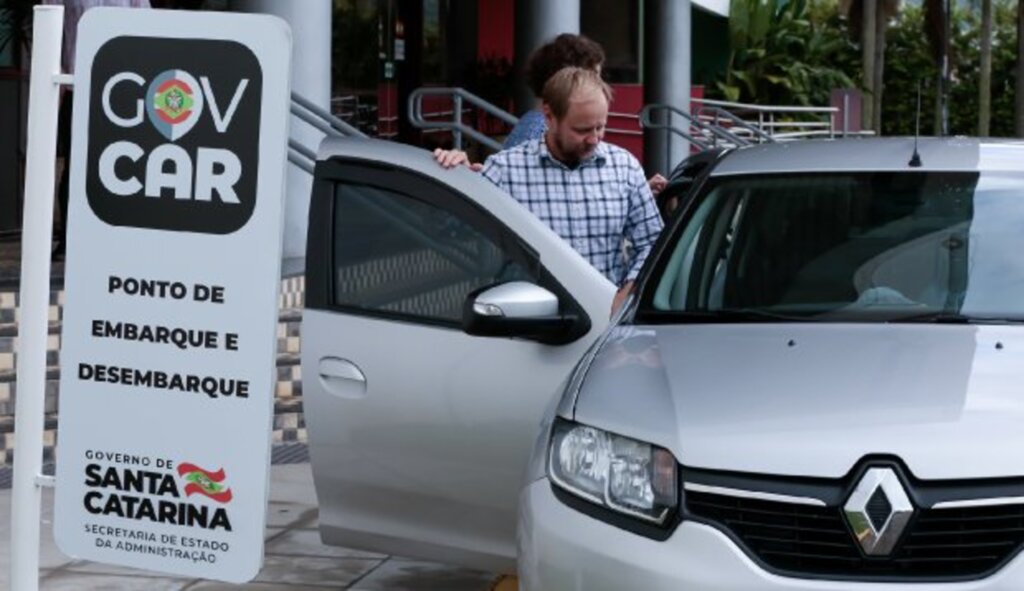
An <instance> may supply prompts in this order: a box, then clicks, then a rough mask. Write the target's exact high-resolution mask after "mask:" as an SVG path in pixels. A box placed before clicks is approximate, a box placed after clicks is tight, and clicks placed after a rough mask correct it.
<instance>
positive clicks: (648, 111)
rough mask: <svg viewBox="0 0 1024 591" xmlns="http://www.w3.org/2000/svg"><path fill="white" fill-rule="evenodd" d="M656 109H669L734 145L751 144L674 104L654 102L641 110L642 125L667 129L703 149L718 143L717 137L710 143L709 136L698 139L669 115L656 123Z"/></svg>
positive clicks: (703, 130) (697, 126)
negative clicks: (672, 121)
mask: <svg viewBox="0 0 1024 591" xmlns="http://www.w3.org/2000/svg"><path fill="white" fill-rule="evenodd" d="M654 111H667V112H669V113H672V114H675V115H679V116H680V117H682V118H683V119H685V120H686V121H688V122H689V123H690V125H691V126H692V127H694V128H696V129H697V130H699V131H700V132H702V134H703V133H707V134H711V135H712V136H717V137H718V138H722V139H724V140H726V141H729V142H732V144H733V145H736V146H746V145H749V144H750V142H749V141H747V140H745V139H743V138H741V137H740V136H738V135H736V134H734V133H732V132H730V131H727V130H725V129H723V128H721V127H719V126H717V125H712V124H710V123H708V122H706V121H701V120H700V119H699V118H697V117H694V116H693V115H691V114H690V113H687V112H686V111H683V110H682V109H679V108H677V107H673V106H672V105H668V104H665V103H654V104H650V105H646V106H644V108H643V109H642V110H641V111H640V125H642V126H643V127H644V128H645V129H665V130H667V131H668V132H671V133H674V134H676V135H678V136H680V137H682V138H683V139H685V140H686V141H688V142H690V143H692V144H694V145H696V146H697V147H698V148H700V149H702V150H707V149H708V148H711V147H712V145H717V143H718V142H717V140H716V139H715V138H712V140H713V143H712V144H709V143H708V142H707V139H708V138H707V136H702V137H701V138H700V139H697V138H696V137H695V136H693V135H692V134H691V133H689V132H688V131H683V130H682V129H679V128H678V127H675V126H674V125H672V123H671V118H669V117H666V118H665V119H666V122H665V123H656V122H655V121H654V119H653V118H652V116H651V115H652V113H653V112H654Z"/></svg>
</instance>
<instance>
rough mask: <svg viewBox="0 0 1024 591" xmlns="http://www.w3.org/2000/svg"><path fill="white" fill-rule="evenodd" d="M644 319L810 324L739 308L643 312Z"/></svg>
mask: <svg viewBox="0 0 1024 591" xmlns="http://www.w3.org/2000/svg"><path fill="white" fill-rule="evenodd" d="M643 315H644V317H645V318H647V319H650V320H654V321H663V322H683V323H685V322H693V323H716V322H720V323H723V324H725V323H743V322H812V321H813V320H814V318H812V317H810V316H790V315H786V314H779V313H776V312H770V311H768V310H757V309H753V308H739V309H726V310H649V309H648V310H644V311H643Z"/></svg>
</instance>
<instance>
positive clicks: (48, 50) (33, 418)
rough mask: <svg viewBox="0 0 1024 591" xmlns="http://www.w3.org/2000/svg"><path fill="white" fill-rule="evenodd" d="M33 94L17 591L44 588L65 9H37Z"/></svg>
mask: <svg viewBox="0 0 1024 591" xmlns="http://www.w3.org/2000/svg"><path fill="white" fill-rule="evenodd" d="M32 14H33V22H32V38H33V40H34V43H33V49H32V71H31V74H32V78H31V82H30V87H29V107H28V146H27V159H26V166H25V217H24V222H23V224H22V234H21V238H22V240H21V248H22V250H21V292H20V296H21V297H20V301H19V304H20V308H21V318H20V319H19V321H18V349H19V350H18V367H17V372H18V373H17V376H18V398H17V400H16V401H15V411H14V421H15V423H14V442H15V443H14V482H13V486H12V491H11V508H12V511H11V588H12V589H15V590H16V591H29V590H32V589H38V588H39V506H40V498H41V494H40V492H41V491H40V489H39V482H38V481H37V479H38V478H39V475H40V474H41V473H42V468H43V410H44V407H45V404H46V335H47V333H48V326H47V325H48V318H47V307H48V306H49V303H50V246H51V236H52V235H53V234H52V232H53V189H54V181H55V174H54V166H53V164H54V160H55V159H56V155H57V108H58V106H59V104H60V86H59V84H58V83H57V81H56V80H55V76H57V75H58V74H59V73H60V49H61V35H62V33H63V30H64V29H63V27H64V7H62V6H36V7H35V8H34V9H33V13H32Z"/></svg>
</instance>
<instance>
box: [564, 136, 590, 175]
mask: <svg viewBox="0 0 1024 591" xmlns="http://www.w3.org/2000/svg"><path fill="white" fill-rule="evenodd" d="M554 139H555V146H556V147H558V152H559V153H560V154H561V155H562V159H563V160H562V164H565V165H566V166H569V167H570V168H571V167H575V166H578V165H579V163H580V162H582V161H583V159H584V158H586V157H587V156H590V154H591V153H593V151H594V149H593V148H588V147H587V145H586V144H578V145H577V146H576V148H575V149H570V148H568V147H567V146H566V145H565V144H563V143H562V138H560V137H558V136H557V135H556V136H555V138H554Z"/></svg>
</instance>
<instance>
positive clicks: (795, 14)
mask: <svg viewBox="0 0 1024 591" xmlns="http://www.w3.org/2000/svg"><path fill="white" fill-rule="evenodd" d="M729 37H730V43H731V53H730V57H729V68H728V70H727V72H726V74H725V76H724V79H720V80H718V81H717V83H716V84H715V87H714V88H713V89H712V92H711V94H712V95H713V96H716V95H717V97H720V98H724V99H726V100H730V101H740V102H755V103H761V104H790V105H821V104H828V101H829V95H830V93H831V91H832V89H833V88H847V87H851V86H853V81H852V79H851V77H850V74H849V73H848V72H849V70H848V65H849V64H850V63H853V61H854V60H855V59H856V49H855V48H854V47H853V45H852V43H850V41H848V36H847V35H846V34H845V25H844V23H843V22H842V21H840V19H839V17H838V10H837V8H836V7H835V5H834V4H831V5H829V4H828V3H826V2H811V3H809V2H808V1H807V0H732V3H731V5H730V20H729Z"/></svg>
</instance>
